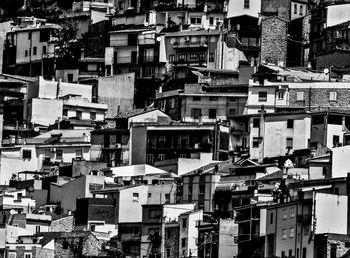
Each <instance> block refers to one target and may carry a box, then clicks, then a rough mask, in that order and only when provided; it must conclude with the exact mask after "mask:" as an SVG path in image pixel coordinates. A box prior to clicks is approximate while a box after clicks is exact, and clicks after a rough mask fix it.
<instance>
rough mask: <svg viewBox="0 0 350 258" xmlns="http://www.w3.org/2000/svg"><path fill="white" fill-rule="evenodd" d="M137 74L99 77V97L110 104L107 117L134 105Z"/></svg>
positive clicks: (101, 101)
mask: <svg viewBox="0 0 350 258" xmlns="http://www.w3.org/2000/svg"><path fill="white" fill-rule="evenodd" d="M134 85H135V74H134V73H128V74H121V75H115V76H110V77H103V78H99V79H98V98H99V102H100V103H104V104H107V105H108V112H107V118H113V117H115V116H116V115H117V114H118V110H119V112H122V111H125V110H129V109H132V108H133V105H134V91H135V89H134Z"/></svg>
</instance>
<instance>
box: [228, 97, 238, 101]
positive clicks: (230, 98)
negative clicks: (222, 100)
mask: <svg viewBox="0 0 350 258" xmlns="http://www.w3.org/2000/svg"><path fill="white" fill-rule="evenodd" d="M236 100H237V99H236V98H235V97H229V101H230V102H236Z"/></svg>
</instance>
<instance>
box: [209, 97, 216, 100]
mask: <svg viewBox="0 0 350 258" xmlns="http://www.w3.org/2000/svg"><path fill="white" fill-rule="evenodd" d="M217 100H218V97H209V101H217Z"/></svg>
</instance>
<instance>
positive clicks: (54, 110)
mask: <svg viewBox="0 0 350 258" xmlns="http://www.w3.org/2000/svg"><path fill="white" fill-rule="evenodd" d="M62 111H63V101H62V100H59V99H39V98H35V99H32V103H31V104H29V118H30V120H29V122H31V123H34V124H40V125H46V126H48V125H50V124H54V123H55V121H56V120H58V119H61V120H62Z"/></svg>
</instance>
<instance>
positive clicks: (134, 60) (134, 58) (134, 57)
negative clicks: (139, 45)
mask: <svg viewBox="0 0 350 258" xmlns="http://www.w3.org/2000/svg"><path fill="white" fill-rule="evenodd" d="M131 63H132V64H136V63H137V51H131Z"/></svg>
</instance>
